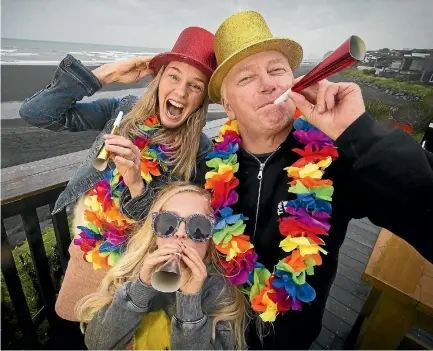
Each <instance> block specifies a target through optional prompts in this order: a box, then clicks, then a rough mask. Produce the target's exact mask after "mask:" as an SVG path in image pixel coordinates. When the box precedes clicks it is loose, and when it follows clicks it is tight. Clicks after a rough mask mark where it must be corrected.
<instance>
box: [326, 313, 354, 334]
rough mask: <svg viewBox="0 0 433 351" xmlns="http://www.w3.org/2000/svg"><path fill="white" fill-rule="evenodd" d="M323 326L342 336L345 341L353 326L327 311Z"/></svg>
mask: <svg viewBox="0 0 433 351" xmlns="http://www.w3.org/2000/svg"><path fill="white" fill-rule="evenodd" d="M322 324H323V326H324V327H325V328H326V329H328V330H332V331H333V332H334V333H335V334H336V335H337V336H340V337H341V338H343V339H345V338H346V337H347V335H348V334H349V332H350V329H351V326H350V325H349V324H348V323H346V322H345V321H343V320H342V319H340V318H339V317H337V316H336V315H334V314H333V313H331V312H329V311H328V310H325V312H324V313H323V321H322Z"/></svg>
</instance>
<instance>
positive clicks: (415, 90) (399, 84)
mask: <svg viewBox="0 0 433 351" xmlns="http://www.w3.org/2000/svg"><path fill="white" fill-rule="evenodd" d="M343 74H344V75H345V76H347V77H353V78H359V79H361V80H363V81H365V82H370V83H374V84H376V85H377V86H378V87H379V88H383V89H390V90H392V91H394V92H398V93H407V94H411V95H415V96H419V97H420V98H421V99H425V98H427V97H428V96H430V95H433V88H432V87H429V86H426V85H423V84H421V83H419V82H406V81H399V80H398V79H396V78H384V77H375V76H374V77H373V76H371V75H368V74H366V73H364V72H362V71H356V70H352V69H347V70H344V71H343Z"/></svg>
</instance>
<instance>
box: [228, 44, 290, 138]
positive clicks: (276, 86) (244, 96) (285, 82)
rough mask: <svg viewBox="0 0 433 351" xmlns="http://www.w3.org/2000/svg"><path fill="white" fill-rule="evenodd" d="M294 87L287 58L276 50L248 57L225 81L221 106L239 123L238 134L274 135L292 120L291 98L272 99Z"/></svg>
mask: <svg viewBox="0 0 433 351" xmlns="http://www.w3.org/2000/svg"><path fill="white" fill-rule="evenodd" d="M292 85H293V73H292V70H291V68H290V65H289V63H288V61H287V58H286V57H285V56H284V55H283V54H282V53H281V52H279V51H265V52H261V53H258V54H254V55H251V56H249V57H247V58H245V59H243V60H242V61H240V62H239V63H237V64H236V65H235V66H234V67H233V68H232V69H231V70H230V71H229V73H228V74H227V76H226V77H225V78H224V82H223V89H222V90H223V91H222V92H223V97H222V105H223V106H224V109H225V110H226V113H227V115H228V117H229V118H230V119H236V120H237V121H238V123H239V128H240V132H241V134H244V133H248V134H250V135H251V136H252V137H254V135H257V134H263V133H266V134H268V135H271V136H272V135H273V134H277V133H279V132H281V131H282V130H283V129H284V128H287V127H288V126H289V124H290V123H291V122H292V121H293V115H294V113H295V109H296V107H295V105H294V103H293V101H292V100H291V99H288V100H287V101H286V102H284V103H281V104H278V105H275V104H273V102H274V100H275V99H276V98H277V97H279V96H280V95H281V94H282V93H283V92H285V91H286V90H287V89H288V88H290V87H291V86H292Z"/></svg>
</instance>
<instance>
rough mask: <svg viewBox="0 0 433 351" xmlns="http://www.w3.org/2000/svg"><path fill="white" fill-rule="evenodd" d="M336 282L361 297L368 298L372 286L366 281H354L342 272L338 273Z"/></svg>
mask: <svg viewBox="0 0 433 351" xmlns="http://www.w3.org/2000/svg"><path fill="white" fill-rule="evenodd" d="M334 284H335V285H337V286H339V287H340V288H342V289H344V290H346V291H347V292H349V293H351V294H352V295H355V296H356V297H359V298H360V299H366V298H367V296H368V293H369V292H370V289H371V288H370V286H369V285H367V284H365V283H364V282H361V281H357V282H356V281H353V280H351V279H349V278H347V277H345V276H344V275H342V274H341V273H337V275H336V277H335V280H334Z"/></svg>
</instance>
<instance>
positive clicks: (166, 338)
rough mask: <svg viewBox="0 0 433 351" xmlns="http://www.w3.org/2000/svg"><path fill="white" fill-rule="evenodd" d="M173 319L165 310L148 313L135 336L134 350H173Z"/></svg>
mask: <svg viewBox="0 0 433 351" xmlns="http://www.w3.org/2000/svg"><path fill="white" fill-rule="evenodd" d="M170 337H171V319H170V318H169V317H168V315H167V313H165V312H164V311H163V310H159V311H154V312H149V313H147V314H146V315H145V316H144V317H143V319H142V320H141V322H140V324H139V326H138V328H137V330H136V331H135V334H134V338H133V346H132V347H133V349H134V350H171V346H170Z"/></svg>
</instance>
